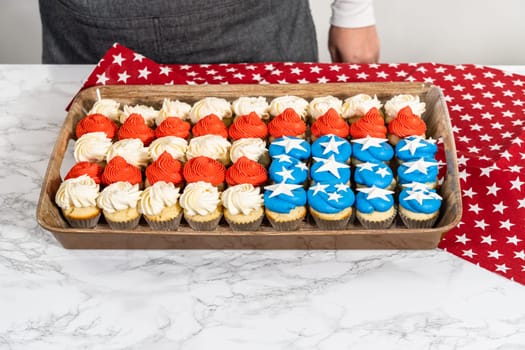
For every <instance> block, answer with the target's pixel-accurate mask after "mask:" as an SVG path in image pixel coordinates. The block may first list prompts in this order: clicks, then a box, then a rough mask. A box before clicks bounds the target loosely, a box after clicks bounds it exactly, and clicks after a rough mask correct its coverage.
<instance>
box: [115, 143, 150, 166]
mask: <svg viewBox="0 0 525 350" xmlns="http://www.w3.org/2000/svg"><path fill="white" fill-rule="evenodd" d="M116 156H121V157H122V158H124V159H125V160H126V162H128V163H129V164H131V165H134V166H136V167H139V168H140V167H145V166H146V165H148V162H149V160H150V157H149V155H148V148H147V147H144V144H143V143H142V141H141V140H139V139H124V140H121V141H117V142H115V143H114V144H113V145H112V146H111V147H110V148H109V150H108V154H107V156H106V161H108V162H109V161H110V160H111V159H113V158H115V157H116Z"/></svg>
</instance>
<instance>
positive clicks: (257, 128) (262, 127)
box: [228, 112, 268, 141]
mask: <svg viewBox="0 0 525 350" xmlns="http://www.w3.org/2000/svg"><path fill="white" fill-rule="evenodd" d="M228 135H229V136H230V139H231V140H233V141H236V140H239V139H244V138H260V139H263V140H266V137H267V136H268V127H267V126H266V124H265V123H264V122H263V121H262V120H261V118H260V117H259V115H257V113H255V112H251V113H250V114H246V115H241V116H239V117H237V118H236V119H235V121H234V122H233V124H232V125H230V127H229V129H228Z"/></svg>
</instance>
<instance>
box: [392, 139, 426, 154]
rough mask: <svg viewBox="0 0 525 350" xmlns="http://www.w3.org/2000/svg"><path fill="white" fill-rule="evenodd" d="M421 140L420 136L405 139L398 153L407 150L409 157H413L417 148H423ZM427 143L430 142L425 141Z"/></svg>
mask: <svg viewBox="0 0 525 350" xmlns="http://www.w3.org/2000/svg"><path fill="white" fill-rule="evenodd" d="M423 140H424V139H423V138H422V137H421V136H416V137H414V138H411V139H405V145H404V146H403V147H401V148H400V149H399V150H400V151H406V150H409V152H410V154H411V155H414V154H415V153H416V151H417V149H418V148H421V147H424V146H425V144H424V142H423ZM427 141H428V142H431V141H430V140H427Z"/></svg>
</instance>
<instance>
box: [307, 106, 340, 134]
mask: <svg viewBox="0 0 525 350" xmlns="http://www.w3.org/2000/svg"><path fill="white" fill-rule="evenodd" d="M310 131H311V132H312V135H314V136H315V137H321V136H324V135H337V136H339V137H342V138H346V137H348V134H349V133H350V130H349V127H348V124H347V123H346V122H345V121H344V119H343V118H341V116H340V115H339V113H337V111H336V110H335V109H333V108H330V109H329V110H328V111H327V112H326V113H325V114H323V115H321V116H320V117H319V118H317V120H316V121H315V122H314V123H313V124H312V127H311V128H310Z"/></svg>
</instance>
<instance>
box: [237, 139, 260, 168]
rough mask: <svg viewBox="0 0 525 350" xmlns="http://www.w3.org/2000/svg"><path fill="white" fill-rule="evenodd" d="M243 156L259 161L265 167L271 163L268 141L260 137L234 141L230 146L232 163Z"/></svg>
mask: <svg viewBox="0 0 525 350" xmlns="http://www.w3.org/2000/svg"><path fill="white" fill-rule="evenodd" d="M241 157H246V158H248V159H251V160H254V161H256V162H259V163H260V164H262V165H264V166H265V167H267V166H268V165H269V164H270V156H269V155H268V149H267V148H266V142H265V141H263V140H262V139H260V138H245V139H239V140H237V141H234V142H233V143H232V146H231V148H230V159H231V161H232V163H235V162H236V161H237V160H238V159H239V158H241Z"/></svg>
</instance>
